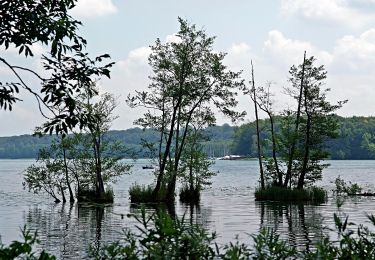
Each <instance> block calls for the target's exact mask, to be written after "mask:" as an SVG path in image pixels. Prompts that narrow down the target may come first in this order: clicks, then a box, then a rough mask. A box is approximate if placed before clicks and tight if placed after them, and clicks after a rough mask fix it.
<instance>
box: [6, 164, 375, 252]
mask: <svg viewBox="0 0 375 260" xmlns="http://www.w3.org/2000/svg"><path fill="white" fill-rule="evenodd" d="M31 163H33V161H32V160H0V238H1V241H2V243H4V244H7V243H9V242H10V241H12V240H15V239H19V238H20V232H19V230H20V228H21V227H23V226H24V225H25V224H26V225H27V226H28V227H29V228H31V229H33V230H38V232H39V238H40V240H41V243H42V247H43V248H44V249H47V250H48V251H50V252H52V253H54V254H55V255H56V256H58V258H59V259H82V258H85V256H87V255H86V252H87V249H88V247H89V245H90V246H91V247H92V248H94V249H95V248H97V247H99V246H100V245H101V244H103V243H106V242H108V241H113V240H116V239H119V238H121V230H122V229H123V228H127V227H128V228H134V225H135V221H134V220H133V219H130V218H127V217H126V215H127V214H128V213H137V212H139V209H138V208H137V207H132V206H131V205H130V203H129V199H128V189H129V186H131V185H132V184H133V183H135V182H137V183H139V184H149V183H151V182H152V180H153V176H152V174H151V171H149V170H142V167H141V166H142V165H145V164H148V162H147V161H146V160H139V161H137V162H136V163H135V164H134V167H133V174H131V175H126V176H123V177H122V178H121V179H120V180H119V181H118V182H117V183H116V184H115V185H114V192H115V196H116V197H115V203H114V204H113V205H111V206H104V207H95V206H92V205H77V204H74V205H73V206H70V205H69V203H67V204H66V205H63V204H55V203H53V200H52V199H50V198H48V197H46V196H42V195H35V194H32V193H29V192H27V191H25V190H23V188H22V178H23V177H22V175H23V173H22V172H23V170H24V169H25V168H26V167H27V166H28V165H30V164H31ZM330 163H331V167H330V168H328V169H326V170H325V172H324V174H323V176H324V179H323V181H321V183H319V185H321V186H323V187H325V188H327V189H328V190H331V189H332V188H333V187H334V185H333V184H332V181H333V180H334V179H335V178H336V177H337V176H338V175H341V177H342V178H344V179H345V180H349V181H354V182H357V183H359V184H361V185H362V186H363V187H365V190H367V189H368V190H372V191H375V161H330ZM213 170H214V171H219V173H218V174H217V176H215V177H214V178H213V184H212V187H211V188H210V189H207V190H205V191H204V192H203V195H202V201H201V203H200V206H199V207H194V208H190V206H185V205H183V204H180V203H179V202H177V204H176V213H177V215H179V216H182V215H184V214H185V215H186V217H187V218H188V219H190V220H191V221H192V222H194V223H198V224H200V225H202V226H203V227H205V228H207V229H209V230H211V231H216V233H217V235H218V239H217V242H218V243H219V244H224V243H227V242H229V241H231V240H233V239H234V237H235V236H236V235H239V239H240V240H241V241H243V242H246V243H249V244H251V243H252V239H251V238H250V237H249V235H248V234H252V233H257V232H258V231H259V229H260V227H261V226H267V227H272V228H275V229H276V230H277V231H278V232H279V233H280V234H281V235H282V236H283V237H284V238H286V239H287V240H288V241H289V243H290V244H292V245H296V246H298V247H309V246H311V245H313V244H314V242H315V241H317V240H318V239H319V238H320V237H321V236H322V235H324V234H328V231H327V230H326V229H325V227H332V226H333V218H332V216H333V213H335V212H338V213H339V214H340V215H342V216H344V215H346V214H348V215H350V219H351V220H353V221H355V222H356V223H368V221H367V219H366V214H375V198H371V197H367V198H366V197H363V198H349V199H346V200H345V202H344V204H343V205H342V206H341V208H340V209H338V207H337V203H336V199H334V198H333V197H332V196H330V199H329V201H328V202H327V203H326V204H323V205H319V206H312V205H280V204H276V203H260V202H255V201H254V196H253V193H254V188H255V186H256V184H257V180H258V167H257V162H256V161H217V162H216V164H215V165H214V166H213ZM330 194H331V193H330ZM122 215H123V216H125V217H122Z"/></svg>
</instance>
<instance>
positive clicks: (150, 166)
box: [142, 165, 155, 170]
mask: <svg viewBox="0 0 375 260" xmlns="http://www.w3.org/2000/svg"><path fill="white" fill-rule="evenodd" d="M142 169H143V170H153V169H155V168H154V166H152V165H143V166H142Z"/></svg>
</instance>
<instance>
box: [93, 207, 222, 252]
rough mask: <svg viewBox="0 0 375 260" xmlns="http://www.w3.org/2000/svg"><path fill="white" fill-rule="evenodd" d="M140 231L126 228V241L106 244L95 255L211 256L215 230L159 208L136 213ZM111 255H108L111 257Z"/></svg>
mask: <svg viewBox="0 0 375 260" xmlns="http://www.w3.org/2000/svg"><path fill="white" fill-rule="evenodd" d="M134 217H135V219H136V220H137V222H138V225H137V229H138V230H139V231H140V232H139V234H135V233H132V232H130V231H125V232H124V238H123V241H121V242H117V243H114V244H109V245H106V246H104V247H103V248H102V250H101V251H100V253H99V254H98V255H96V256H95V257H96V259H212V258H213V257H214V255H215V251H214V249H213V248H212V247H211V244H212V241H213V239H214V238H215V234H211V235H209V234H208V233H207V232H206V231H205V230H204V229H202V228H200V227H199V226H195V225H190V224H188V223H186V221H185V219H184V218H182V219H181V220H180V219H178V218H177V219H172V218H171V217H170V216H169V215H167V214H165V213H162V212H159V213H154V214H152V215H150V216H149V215H147V214H146V212H145V210H144V209H143V210H142V212H141V216H140V217H138V216H136V215H134ZM108 257H109V258H108Z"/></svg>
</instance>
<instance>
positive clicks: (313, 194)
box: [255, 186, 327, 203]
mask: <svg viewBox="0 0 375 260" xmlns="http://www.w3.org/2000/svg"><path fill="white" fill-rule="evenodd" d="M255 200H257V201H282V202H311V203H324V202H326V201H327V192H326V191H325V190H324V189H323V188H320V187H315V186H312V187H308V188H305V189H290V188H285V187H278V186H268V187H266V188H265V189H261V188H258V189H256V190H255Z"/></svg>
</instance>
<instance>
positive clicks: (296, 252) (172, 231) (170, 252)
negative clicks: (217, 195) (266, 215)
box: [0, 209, 375, 260]
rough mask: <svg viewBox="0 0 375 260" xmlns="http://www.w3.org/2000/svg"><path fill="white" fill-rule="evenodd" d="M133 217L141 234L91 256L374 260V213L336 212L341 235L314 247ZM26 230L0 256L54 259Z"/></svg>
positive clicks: (267, 232) (161, 216)
mask: <svg viewBox="0 0 375 260" xmlns="http://www.w3.org/2000/svg"><path fill="white" fill-rule="evenodd" d="M131 216H132V217H134V218H135V219H136V220H137V222H138V224H137V225H136V228H137V230H138V232H132V231H130V230H124V231H123V238H122V240H120V241H115V242H112V243H108V244H106V245H104V246H102V247H101V248H100V249H99V250H92V251H91V253H90V257H91V259H98V260H99V259H100V260H101V259H114V260H119V259H134V260H135V259H223V260H239V259H241V260H245V259H265V260H266V259H280V260H281V259H311V260H313V259H340V260H341V259H342V260H344V259H369V260H372V259H375V233H374V231H373V230H374V227H375V216H373V215H369V216H368V220H369V221H370V223H371V225H372V226H371V227H366V226H363V225H355V224H354V223H352V222H349V218H348V217H345V218H344V219H340V218H339V217H338V216H337V215H336V214H334V222H335V228H334V229H332V230H331V231H332V233H335V235H337V238H336V237H335V238H334V239H330V237H328V236H326V237H324V238H322V239H321V240H320V241H319V242H318V243H317V244H316V245H315V247H314V248H312V249H298V248H296V247H294V246H291V245H289V244H288V242H287V241H286V240H284V239H282V238H281V237H280V235H279V234H277V233H276V232H275V231H274V230H273V229H269V228H261V229H260V231H259V233H258V234H255V235H252V238H253V240H254V243H253V245H252V246H249V245H247V244H244V243H239V242H238V240H237V239H236V241H235V242H230V243H229V244H226V245H224V246H223V247H221V248H220V247H219V246H218V245H217V244H216V243H214V239H215V237H216V236H215V234H209V233H207V232H206V231H205V230H204V229H203V228H201V227H200V226H197V225H191V224H188V223H187V222H186V221H185V219H184V218H182V219H178V218H176V219H172V218H171V217H170V216H169V215H167V214H165V213H162V212H159V213H154V214H147V213H146V212H145V210H144V209H142V211H141V215H140V216H136V215H131ZM332 233H331V234H332ZM22 234H23V237H24V242H18V241H14V242H12V243H11V244H10V245H9V246H4V245H0V259H15V258H17V259H30V260H34V259H35V260H37V259H39V260H52V259H55V257H54V256H51V255H50V254H48V253H46V252H45V251H41V252H39V253H36V252H33V250H32V249H33V246H34V245H35V244H36V243H37V242H38V241H37V237H36V233H35V234H31V232H30V231H28V230H27V229H26V228H24V229H23V230H22Z"/></svg>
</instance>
